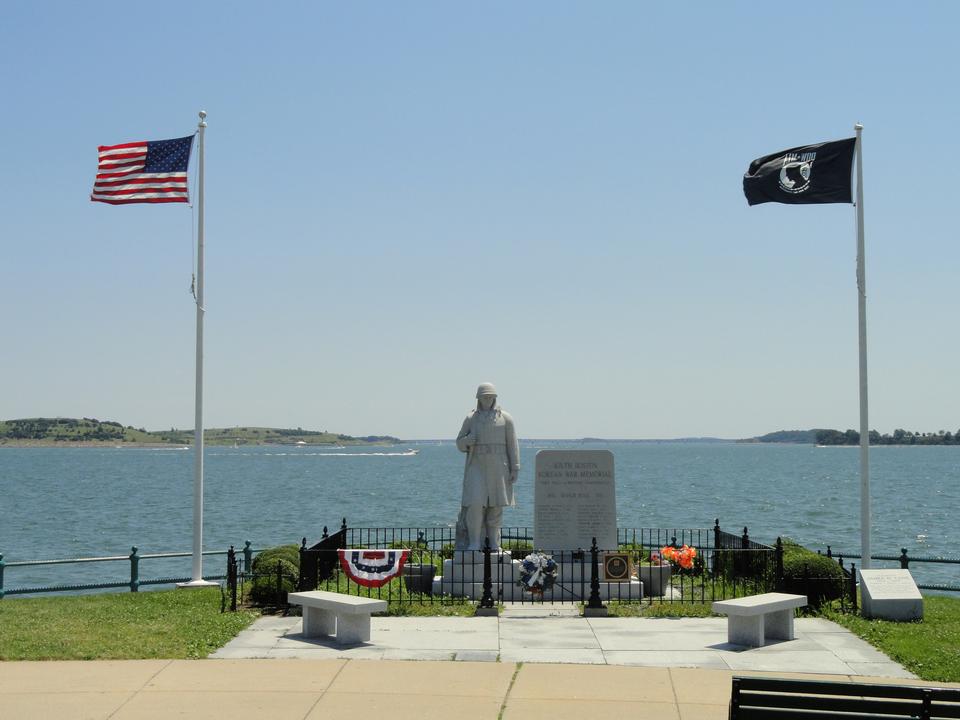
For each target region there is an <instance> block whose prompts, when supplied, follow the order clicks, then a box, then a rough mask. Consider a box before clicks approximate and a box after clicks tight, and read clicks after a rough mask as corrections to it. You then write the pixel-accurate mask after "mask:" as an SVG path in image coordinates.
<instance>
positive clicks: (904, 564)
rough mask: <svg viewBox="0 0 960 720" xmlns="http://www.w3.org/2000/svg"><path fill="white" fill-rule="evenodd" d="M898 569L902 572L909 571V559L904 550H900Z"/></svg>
mask: <svg viewBox="0 0 960 720" xmlns="http://www.w3.org/2000/svg"><path fill="white" fill-rule="evenodd" d="M900 567H901V569H903V570H909V569H910V558H908V557H907V549H906V548H900Z"/></svg>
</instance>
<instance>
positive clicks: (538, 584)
mask: <svg viewBox="0 0 960 720" xmlns="http://www.w3.org/2000/svg"><path fill="white" fill-rule="evenodd" d="M557 572H558V567H557V562H556V560H554V559H553V558H552V557H550V556H549V555H545V554H544V553H542V552H532V553H530V554H529V555H527V556H526V557H525V558H524V559H523V560H521V561H520V582H519V585H520V587H522V588H523V589H524V590H525V591H526V592H529V593H532V594H534V595H543V593H544V591H546V590H550V589H551V588H552V587H553V586H554V584H555V583H556V582H557Z"/></svg>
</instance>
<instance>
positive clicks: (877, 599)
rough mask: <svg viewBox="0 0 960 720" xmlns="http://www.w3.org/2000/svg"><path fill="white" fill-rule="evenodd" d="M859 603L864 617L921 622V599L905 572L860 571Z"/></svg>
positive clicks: (911, 578) (909, 576)
mask: <svg viewBox="0 0 960 720" xmlns="http://www.w3.org/2000/svg"><path fill="white" fill-rule="evenodd" d="M860 599H861V602H862V605H863V612H862V614H863V616H864V617H868V618H870V617H875V618H883V619H884V620H922V619H923V596H922V595H921V594H920V591H919V590H918V589H917V584H916V583H915V582H914V581H913V576H912V575H911V574H910V571H909V570H861V571H860Z"/></svg>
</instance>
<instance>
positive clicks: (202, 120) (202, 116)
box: [197, 110, 207, 127]
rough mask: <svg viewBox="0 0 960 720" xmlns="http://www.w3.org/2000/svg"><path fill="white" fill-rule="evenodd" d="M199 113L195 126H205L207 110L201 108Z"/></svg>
mask: <svg viewBox="0 0 960 720" xmlns="http://www.w3.org/2000/svg"><path fill="white" fill-rule="evenodd" d="M199 115H200V123H199V124H198V125H197V127H206V126H207V111H206V110H201V111H200V113H199Z"/></svg>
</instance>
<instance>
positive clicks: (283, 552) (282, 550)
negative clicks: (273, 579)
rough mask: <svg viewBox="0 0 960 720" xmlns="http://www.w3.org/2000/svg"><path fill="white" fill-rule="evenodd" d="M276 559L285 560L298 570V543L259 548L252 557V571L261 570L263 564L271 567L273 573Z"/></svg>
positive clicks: (275, 567) (257, 571)
mask: <svg viewBox="0 0 960 720" xmlns="http://www.w3.org/2000/svg"><path fill="white" fill-rule="evenodd" d="M277 560H285V561H287V562H288V563H290V564H291V565H293V567H294V568H295V569H296V571H297V573H299V572H300V546H299V545H277V546H276V547H271V548H267V549H266V550H261V551H260V552H259V553H258V554H257V556H256V557H255V558H254V559H253V572H254V573H259V572H262V570H261V568H262V567H263V566H264V565H269V566H271V567H272V568H273V571H274V573H276V569H277Z"/></svg>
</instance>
